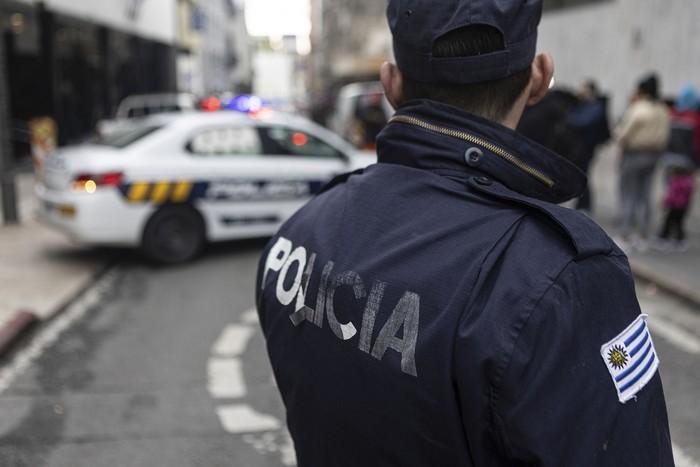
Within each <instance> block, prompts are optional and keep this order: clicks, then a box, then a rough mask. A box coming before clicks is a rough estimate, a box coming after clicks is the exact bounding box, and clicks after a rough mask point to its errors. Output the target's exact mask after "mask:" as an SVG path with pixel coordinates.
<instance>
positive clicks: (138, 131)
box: [88, 125, 161, 149]
mask: <svg viewBox="0 0 700 467" xmlns="http://www.w3.org/2000/svg"><path fill="white" fill-rule="evenodd" d="M160 127H161V125H151V126H139V127H134V128H131V129H127V130H117V131H115V132H114V133H110V134H108V135H105V136H96V137H94V138H92V139H90V140H88V142H89V143H92V144H99V145H102V146H111V147H113V148H117V149H121V148H125V147H127V146H128V145H130V144H132V143H135V142H136V141H138V140H140V139H141V138H143V137H145V136H148V135H150V134H151V133H153V132H154V131H156V130H157V129H159V128H160Z"/></svg>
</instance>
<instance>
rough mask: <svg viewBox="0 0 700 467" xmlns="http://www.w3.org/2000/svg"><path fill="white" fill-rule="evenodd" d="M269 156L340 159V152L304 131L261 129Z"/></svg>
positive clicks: (276, 128)
mask: <svg viewBox="0 0 700 467" xmlns="http://www.w3.org/2000/svg"><path fill="white" fill-rule="evenodd" d="M261 133H262V135H263V138H264V139H265V140H266V142H267V143H268V144H266V148H265V152H266V153H267V154H270V155H287V156H312V157H341V156H342V154H341V152H340V151H339V150H338V149H336V148H334V147H333V146H331V145H330V144H328V143H326V142H325V141H322V140H320V139H319V138H316V137H315V136H313V135H310V134H308V133H306V132H304V131H301V130H297V129H294V128H286V127H269V128H261Z"/></svg>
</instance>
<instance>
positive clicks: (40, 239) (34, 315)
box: [0, 147, 700, 358]
mask: <svg viewBox="0 0 700 467" xmlns="http://www.w3.org/2000/svg"><path fill="white" fill-rule="evenodd" d="M616 163H617V161H616V155H615V153H614V149H613V148H611V147H609V148H605V149H604V150H603V151H601V152H600V153H599V154H598V156H597V160H596V162H595V163H594V165H593V167H592V175H591V186H592V189H593V196H594V206H595V212H594V214H593V218H594V219H595V220H596V221H597V222H598V223H599V224H600V225H601V226H602V227H603V228H604V229H605V230H606V231H607V232H608V233H609V234H610V235H615V234H616V221H615V218H616V206H617V183H616V177H617V170H616ZM15 180H16V182H15V183H16V189H17V198H18V202H17V204H18V212H19V217H20V222H19V223H18V224H15V225H8V224H0V259H1V261H0V358H1V357H2V355H3V353H4V351H6V350H7V349H8V348H9V347H10V346H11V344H12V342H13V341H14V340H15V339H16V338H17V336H18V335H20V334H21V333H22V332H23V331H25V330H26V329H28V328H29V327H30V326H31V325H32V324H34V323H35V322H37V321H41V320H45V319H49V318H50V317H52V316H53V315H54V314H55V313H56V312H58V311H60V310H61V309H62V308H63V307H64V306H65V305H67V304H68V303H69V302H70V300H71V299H72V298H73V297H75V296H76V294H78V293H79V292H80V291H81V290H82V289H83V288H85V287H86V286H87V285H88V284H89V283H90V281H91V280H93V279H94V278H95V277H96V276H97V275H98V274H99V273H100V272H102V271H103V270H104V268H105V267H107V264H108V258H107V256H106V255H105V254H102V253H100V252H99V251H95V250H91V249H89V248H84V247H80V246H76V245H73V244H72V243H71V242H70V241H69V240H68V239H67V238H66V237H65V236H64V235H62V234H60V233H58V232H54V231H52V230H50V229H48V228H47V227H45V226H44V225H42V224H40V223H38V222H37V220H36V219H35V216H34V209H33V198H32V185H33V175H32V174H31V173H29V172H27V171H24V172H20V173H18V174H17V176H16V177H15ZM699 186H700V185H699ZM655 190H656V194H655V199H659V197H660V190H661V181H660V178H659V180H658V181H657V186H656V188H655ZM695 200H696V202H695V207H694V208H693V211H692V213H691V218H690V219H689V222H688V231H689V240H690V243H691V247H690V250H688V251H686V252H683V253H678V252H658V251H653V250H649V251H647V252H644V253H636V252H633V253H630V255H629V259H630V264H631V265H632V270H633V271H634V273H635V275H636V276H637V277H638V278H640V279H642V280H646V281H651V282H654V283H655V284H656V285H657V286H658V287H660V288H662V289H664V290H666V291H669V292H671V293H673V294H675V295H678V296H680V297H682V298H684V299H686V300H688V301H690V302H691V303H694V304H696V305H697V306H698V310H700V274H699V272H700V189H698V192H696V194H695ZM1 216H2V213H0V217H1Z"/></svg>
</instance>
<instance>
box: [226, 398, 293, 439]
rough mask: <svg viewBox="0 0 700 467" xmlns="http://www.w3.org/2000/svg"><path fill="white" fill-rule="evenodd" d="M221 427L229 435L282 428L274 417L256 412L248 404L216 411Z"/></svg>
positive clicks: (229, 406)
mask: <svg viewBox="0 0 700 467" xmlns="http://www.w3.org/2000/svg"><path fill="white" fill-rule="evenodd" d="M216 413H217V414H218V415H219V420H221V425H222V426H223V427H224V429H225V430H226V431H228V432H229V433H253V432H259V431H272V430H279V429H281V428H282V423H281V422H280V421H279V420H278V419H277V418H275V417H273V416H272V415H265V414H261V413H258V412H256V411H255V410H253V409H252V408H251V407H250V406H249V405H247V404H235V405H222V406H219V407H218V408H217V409H216Z"/></svg>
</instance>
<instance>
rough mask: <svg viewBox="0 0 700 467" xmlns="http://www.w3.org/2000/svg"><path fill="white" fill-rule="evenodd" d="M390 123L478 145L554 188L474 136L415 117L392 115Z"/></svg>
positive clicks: (531, 169)
mask: <svg viewBox="0 0 700 467" xmlns="http://www.w3.org/2000/svg"><path fill="white" fill-rule="evenodd" d="M392 122H401V123H408V124H410V125H415V126H418V127H421V128H423V129H426V130H429V131H433V132H435V133H440V134H442V135H447V136H452V137H454V138H459V139H463V140H465V141H469V142H470V143H472V144H476V145H479V146H481V147H482V148H485V149H487V150H489V151H491V152H493V153H494V154H496V155H498V156H500V157H501V158H503V159H504V160H505V161H506V162H508V163H510V164H512V165H514V166H515V167H517V168H518V169H520V170H522V171H523V172H525V173H527V174H528V175H531V176H532V177H534V178H535V179H537V180H538V181H539V182H541V183H543V184H544V185H547V187H549V188H552V187H554V180H552V179H551V178H550V177H548V176H547V175H545V174H543V173H542V172H540V171H539V170H537V169H535V168H534V167H532V166H531V165H528V164H526V163H525V162H523V161H521V160H520V159H518V158H517V157H516V156H514V155H512V154H510V153H509V152H506V151H504V150H503V149H501V148H499V147H498V146H495V145H493V144H491V143H489V142H487V141H484V140H483V139H481V138H477V137H476V136H474V135H470V134H469V133H464V132H462V131H457V130H451V129H449V128H445V127H441V126H438V125H433V124H432V123H428V122H426V121H423V120H419V119H417V118H415V117H409V116H407V115H394V116H393V117H391V118H390V119H389V123H392Z"/></svg>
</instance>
